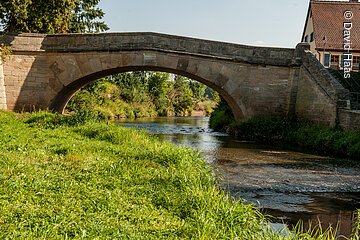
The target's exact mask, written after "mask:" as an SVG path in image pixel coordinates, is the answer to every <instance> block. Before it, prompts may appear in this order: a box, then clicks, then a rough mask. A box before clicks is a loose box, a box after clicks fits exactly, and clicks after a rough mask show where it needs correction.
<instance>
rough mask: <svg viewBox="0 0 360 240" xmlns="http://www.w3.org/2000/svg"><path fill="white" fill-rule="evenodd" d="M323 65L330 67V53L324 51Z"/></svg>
mask: <svg viewBox="0 0 360 240" xmlns="http://www.w3.org/2000/svg"><path fill="white" fill-rule="evenodd" d="M324 67H330V54H329V53H326V54H325V55H324Z"/></svg>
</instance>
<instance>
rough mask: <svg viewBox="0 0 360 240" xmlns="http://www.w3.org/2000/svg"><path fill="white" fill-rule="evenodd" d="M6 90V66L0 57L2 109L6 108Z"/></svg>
mask: <svg viewBox="0 0 360 240" xmlns="http://www.w3.org/2000/svg"><path fill="white" fill-rule="evenodd" d="M6 109H7V104H6V91H5V81H4V67H3V63H2V60H1V59H0V110H6Z"/></svg>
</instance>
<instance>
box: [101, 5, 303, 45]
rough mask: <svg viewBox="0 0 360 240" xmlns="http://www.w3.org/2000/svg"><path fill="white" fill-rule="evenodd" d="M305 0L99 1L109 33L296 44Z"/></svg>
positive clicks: (298, 38) (266, 43)
mask: <svg viewBox="0 0 360 240" xmlns="http://www.w3.org/2000/svg"><path fill="white" fill-rule="evenodd" d="M308 4H309V0H181V1H180V0H176V1H175V0H101V2H100V4H99V7H100V8H102V9H103V10H104V12H105V14H106V15H105V18H104V20H105V22H106V23H107V24H108V25H109V27H110V32H160V33H167V34H174V35H181V36H189V37H196V38H203V39H211V40H218V41H225V42H233V43H239V44H248V45H259V46H278V47H291V48H293V47H295V46H296V44H297V43H298V42H300V39H301V34H302V31H303V27H304V22H305V18H306V13H307V8H308Z"/></svg>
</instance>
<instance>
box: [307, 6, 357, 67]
mask: <svg viewBox="0 0 360 240" xmlns="http://www.w3.org/2000/svg"><path fill="white" fill-rule="evenodd" d="M301 41H302V42H307V43H309V44H310V50H311V52H312V53H313V54H314V55H315V56H316V58H317V59H318V60H319V61H320V62H321V63H322V64H323V65H324V66H325V67H326V68H333V69H338V70H345V71H350V70H352V71H359V69H360V2H359V1H351V0H350V1H325V0H322V1H321V0H311V1H310V4H309V9H308V13H307V17H306V22H305V26H304V31H303V35H302V39H301Z"/></svg>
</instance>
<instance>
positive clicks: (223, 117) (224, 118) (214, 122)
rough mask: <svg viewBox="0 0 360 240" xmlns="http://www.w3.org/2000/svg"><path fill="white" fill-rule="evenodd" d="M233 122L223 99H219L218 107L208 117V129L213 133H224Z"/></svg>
mask: <svg viewBox="0 0 360 240" xmlns="http://www.w3.org/2000/svg"><path fill="white" fill-rule="evenodd" d="M234 121H235V119H234V116H233V113H232V111H231V109H230V107H229V105H228V104H227V103H226V101H225V100H224V99H223V98H221V101H220V103H219V105H218V106H217V107H216V108H215V110H214V112H212V113H211V115H210V121H209V126H210V128H212V129H214V130H215V131H223V132H226V131H227V128H228V126H229V125H230V124H231V123H233V122H234Z"/></svg>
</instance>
